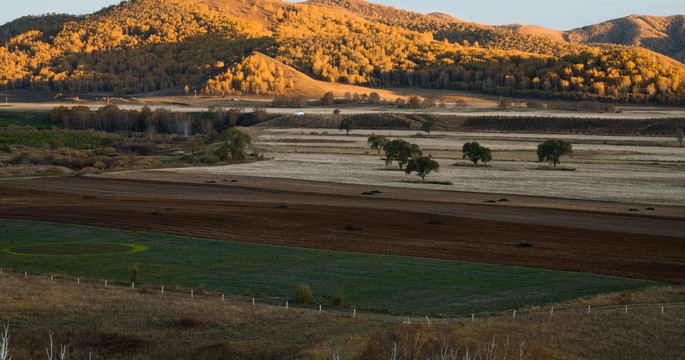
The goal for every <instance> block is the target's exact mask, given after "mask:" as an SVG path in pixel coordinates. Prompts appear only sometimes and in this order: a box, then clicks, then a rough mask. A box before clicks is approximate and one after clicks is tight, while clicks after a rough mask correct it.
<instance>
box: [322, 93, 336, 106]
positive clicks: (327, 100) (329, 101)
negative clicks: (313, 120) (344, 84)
mask: <svg viewBox="0 0 685 360" xmlns="http://www.w3.org/2000/svg"><path fill="white" fill-rule="evenodd" d="M334 101H335V96H334V95H333V93H332V92H330V91H329V92H327V93H325V94H324V95H323V97H322V98H321V104H323V105H333V102H334Z"/></svg>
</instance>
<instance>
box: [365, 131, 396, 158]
mask: <svg viewBox="0 0 685 360" xmlns="http://www.w3.org/2000/svg"><path fill="white" fill-rule="evenodd" d="M389 141H390V140H388V138H387V137H385V136H384V135H375V134H371V136H369V138H368V139H367V140H366V142H367V143H368V144H369V147H370V148H371V149H373V150H376V151H377V152H378V153H379V154H380V153H381V150H382V149H383V146H385V144H387V143H388V142H389Z"/></svg>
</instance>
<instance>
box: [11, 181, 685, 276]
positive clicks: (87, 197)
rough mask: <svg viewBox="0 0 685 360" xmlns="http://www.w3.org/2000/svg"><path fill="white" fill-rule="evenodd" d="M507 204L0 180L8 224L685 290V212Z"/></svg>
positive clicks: (189, 185) (538, 201)
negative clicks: (398, 258)
mask: <svg viewBox="0 0 685 360" xmlns="http://www.w3.org/2000/svg"><path fill="white" fill-rule="evenodd" d="M115 176H118V177H122V178H120V179H116V178H114V177H115ZM124 177H126V178H124ZM373 190H378V191H380V193H378V194H377V195H373V196H370V195H364V194H362V193H364V192H369V191H373ZM500 196H501V195H498V194H480V193H459V192H444V191H435V190H417V189H401V188H387V187H377V188H376V187H374V188H372V187H369V186H367V185H354V184H333V183H324V182H311V181H300V180H286V179H269V178H255V177H245V176H234V177H226V178H221V177H217V176H210V175H198V174H170V173H167V172H132V173H121V174H118V175H112V177H110V178H107V177H67V178H43V179H24V180H4V181H0V217H2V218H10V219H28V220H42V221H56V222H65V223H75V224H86V225H94V226H102V227H112V228H120V229H131V230H139V231H149V232H159V233H168V234H176V235H186V236H197V237H205V238H212V239H223V240H230V241H242V242H251V243H260V244H272V245H282V246H296V247H303V248H314V249H325V250H339V251H351V252H364V253H374V254H391V255H402V256H417V257H425V258H438V259H446V260H460V261H472V262H481V263H492V264H505V265H517V266H529V267H536V268H546V269H559V270H572V271H581V272H588V273H598V274H607V275H615V276H623V277H631V278H639V279H649V280H656V281H664V282H670V283H678V284H682V283H683V282H684V281H683V277H682V274H684V273H685V262H683V260H682V259H685V246H683V245H684V242H685V238H683V236H682V229H683V228H685V226H684V225H685V213H684V209H683V208H682V207H676V206H671V207H667V206H664V207H663V208H664V209H666V210H663V209H662V210H661V212H659V211H654V212H649V214H646V212H645V214H642V213H640V214H635V213H626V212H625V210H620V208H623V207H625V204H615V203H603V202H596V201H574V200H568V199H567V200H563V201H559V200H557V199H546V198H535V197H525V196H514V197H509V198H508V199H507V200H509V201H506V202H505V201H498V200H502V199H501V198H500ZM488 199H494V200H495V203H484V202H483V201H484V200H488ZM619 207H620V208H619ZM165 209H173V211H164V210H165ZM160 213H161V214H163V215H162V216H152V215H151V214H160ZM350 226H352V227H355V228H358V229H361V231H354V232H352V231H347V230H345V229H346V228H347V227H350ZM522 243H528V244H531V245H532V246H530V247H529V246H526V247H523V246H520V244H522Z"/></svg>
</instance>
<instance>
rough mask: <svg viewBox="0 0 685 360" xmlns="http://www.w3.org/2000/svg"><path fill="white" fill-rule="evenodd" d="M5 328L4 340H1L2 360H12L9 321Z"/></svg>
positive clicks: (0, 358) (0, 353)
mask: <svg viewBox="0 0 685 360" xmlns="http://www.w3.org/2000/svg"><path fill="white" fill-rule="evenodd" d="M4 327H5V332H4V333H3V334H2V339H0V360H11V359H12V357H11V356H10V349H9V346H10V334H9V331H10V323H9V321H8V322H7V325H4Z"/></svg>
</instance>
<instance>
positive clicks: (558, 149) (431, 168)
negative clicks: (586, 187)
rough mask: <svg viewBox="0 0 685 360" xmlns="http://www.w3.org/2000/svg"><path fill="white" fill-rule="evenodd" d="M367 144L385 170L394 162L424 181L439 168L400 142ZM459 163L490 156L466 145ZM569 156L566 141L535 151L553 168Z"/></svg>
mask: <svg viewBox="0 0 685 360" xmlns="http://www.w3.org/2000/svg"><path fill="white" fill-rule="evenodd" d="M344 122H345V121H343V122H341V124H340V129H341V130H347V131H348V132H349V131H350V130H351V129H352V126H353V124H352V123H350V122H349V121H348V122H347V123H346V125H345V126H343V123H344ZM367 144H368V145H369V148H370V149H372V150H376V151H377V153H378V154H380V152H381V150H382V151H383V152H384V154H385V158H384V160H385V166H389V165H390V164H392V163H393V162H396V163H397V165H398V166H399V168H400V170H402V169H403V168H404V167H405V166H406V170H405V172H406V173H407V174H410V173H412V172H416V174H417V175H418V176H419V177H421V180H425V177H426V176H427V175H428V174H430V173H431V172H438V171H439V169H440V164H439V163H438V162H437V161H435V160H433V159H432V158H431V157H430V156H424V155H423V150H421V148H420V147H419V146H418V145H417V144H412V143H409V142H408V141H406V140H403V139H393V140H390V139H389V138H388V137H386V136H384V135H376V134H372V135H371V136H369V137H368V139H367ZM461 151H462V159H468V160H469V161H471V162H472V163H473V165H478V163H479V162H480V163H482V164H486V163H488V162H490V161H492V152H491V151H490V148H488V147H485V146H481V145H480V144H479V143H478V142H475V141H473V142H467V143H465V144H464V145H463V146H462V149H461ZM572 153H573V145H572V144H571V143H569V142H567V141H564V140H560V139H549V140H545V141H544V142H543V143H541V144H539V145H538V147H537V156H538V160H539V161H540V162H549V163H550V164H553V166H554V167H555V168H556V166H557V164H559V163H560V158H561V157H562V156H564V155H570V154H572Z"/></svg>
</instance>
